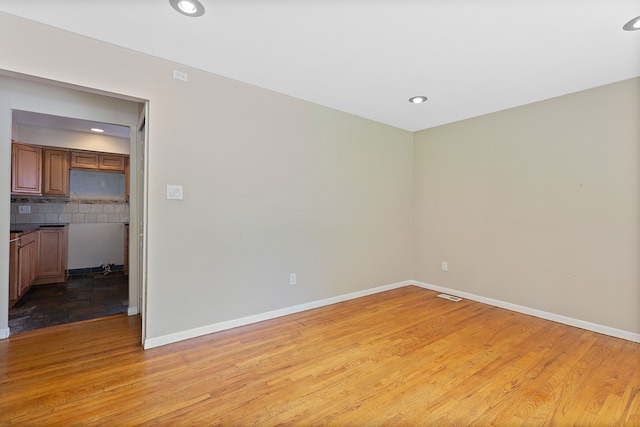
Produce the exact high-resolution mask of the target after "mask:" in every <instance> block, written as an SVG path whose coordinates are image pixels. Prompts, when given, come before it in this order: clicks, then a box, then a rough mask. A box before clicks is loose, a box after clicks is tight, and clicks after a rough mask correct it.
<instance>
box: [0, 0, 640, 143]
mask: <svg viewBox="0 0 640 427" xmlns="http://www.w3.org/2000/svg"><path fill="white" fill-rule="evenodd" d="M200 1H201V3H202V4H203V5H204V6H205V8H206V12H205V14H204V16H202V17H199V18H189V17H186V16H184V15H180V14H178V13H177V12H175V11H174V10H173V9H172V8H171V6H170V4H169V0H91V1H87V0H85V1H80V0H56V1H51V0H0V11H5V12H7V13H11V14H14V15H18V16H22V17H25V18H28V19H31V20H34V21H38V22H42V23H45V24H49V25H51V26H54V27H59V28H64V29H66V30H68V31H71V32H74V33H78V34H82V35H85V36H88V37H92V38H95V39H99V40H104V41H106V42H109V43H112V44H115V45H119V46H124V47H127V48H130V49H133V50H136V51H139V52H144V53H147V54H150V55H154V56H157V57H160V58H164V59H168V60H172V61H175V62H178V63H181V64H186V65H189V66H191V67H195V68H198V69H201V70H205V71H209V72H211V73H215V74H218V75H221V76H226V77H230V78H232V79H236V80H240V81H243V82H247V83H250V84H254V85H257V86H260V87H263V88H267V89H270V90H273V91H276V92H280V93H284V94H288V95H291V96H294V97H297V98H301V99H305V100H308V101H311V102H315V103H318V104H321V105H325V106H328V107H332V108H335V109H338V110H341V111H345V112H348V113H351V114H355V115H358V116H362V117H366V118H369V119H372V120H375V121H378V122H382V123H386V124H389V125H392V126H396V127H399V128H403V129H407V130H410V131H416V130H421V129H425V128H429V127H433V126H438V125H441V124H445V123H450V122H454V121H457V120H462V119H465V118H469V117H474V116H478V115H482V114H486V113H490V112H494V111H499V110H503V109H506V108H511V107H515V106H519V105H524V104H528V103H531V102H535V101H539V100H542V99H547V98H551V97H555V96H559V95H564V94H567V93H571V92H575V91H579V90H584V89H588V88H591V87H596V86H600V85H603V84H607V83H612V82H616V81H620V80H625V79H628V78H632V77H637V76H640V31H635V32H626V31H623V30H622V26H623V25H624V24H625V23H626V22H627V21H629V20H630V19H631V18H634V17H636V16H638V15H640V1H639V0H200ZM178 68H179V67H178ZM169 78H170V76H169ZM413 95H426V96H427V97H428V98H429V100H428V101H427V102H426V103H425V104H421V105H413V104H410V103H409V102H408V101H407V100H408V98H409V97H411V96H413Z"/></svg>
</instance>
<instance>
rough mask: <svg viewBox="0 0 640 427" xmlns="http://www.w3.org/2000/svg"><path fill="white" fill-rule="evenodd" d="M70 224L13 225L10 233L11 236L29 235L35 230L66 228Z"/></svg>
mask: <svg viewBox="0 0 640 427" xmlns="http://www.w3.org/2000/svg"><path fill="white" fill-rule="evenodd" d="M67 225H69V224H11V225H10V230H9V233H11V234H14V233H15V234H20V233H29V232H31V231H34V230H39V229H41V228H60V227H66V226H67Z"/></svg>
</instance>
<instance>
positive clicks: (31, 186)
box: [11, 142, 42, 195]
mask: <svg viewBox="0 0 640 427" xmlns="http://www.w3.org/2000/svg"><path fill="white" fill-rule="evenodd" d="M11 193H14V194H38V195H40V194H42V148H41V147H37V146H34V145H27V144H20V143H16V142H14V143H13V144H11Z"/></svg>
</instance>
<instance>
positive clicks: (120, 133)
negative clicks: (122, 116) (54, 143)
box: [11, 110, 129, 139]
mask: <svg viewBox="0 0 640 427" xmlns="http://www.w3.org/2000/svg"><path fill="white" fill-rule="evenodd" d="M11 117H12V121H13V123H22V124H26V125H32V126H43V127H47V128H53V129H64V130H72V131H75V132H85V133H92V132H91V128H99V129H102V130H103V131H104V132H102V133H100V134H99V135H109V136H117V137H118V138H126V139H129V127H128V126H121V125H113V124H110V123H101V122H93V121H90V120H82V119H75V118H70V117H62V116H54V115H51V114H41V113H34V112H31V111H22V110H13V112H12V115H11Z"/></svg>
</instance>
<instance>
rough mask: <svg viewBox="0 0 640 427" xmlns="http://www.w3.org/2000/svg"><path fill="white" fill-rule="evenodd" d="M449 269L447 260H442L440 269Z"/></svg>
mask: <svg viewBox="0 0 640 427" xmlns="http://www.w3.org/2000/svg"><path fill="white" fill-rule="evenodd" d="M448 270H449V263H448V262H447V261H442V271H448Z"/></svg>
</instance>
